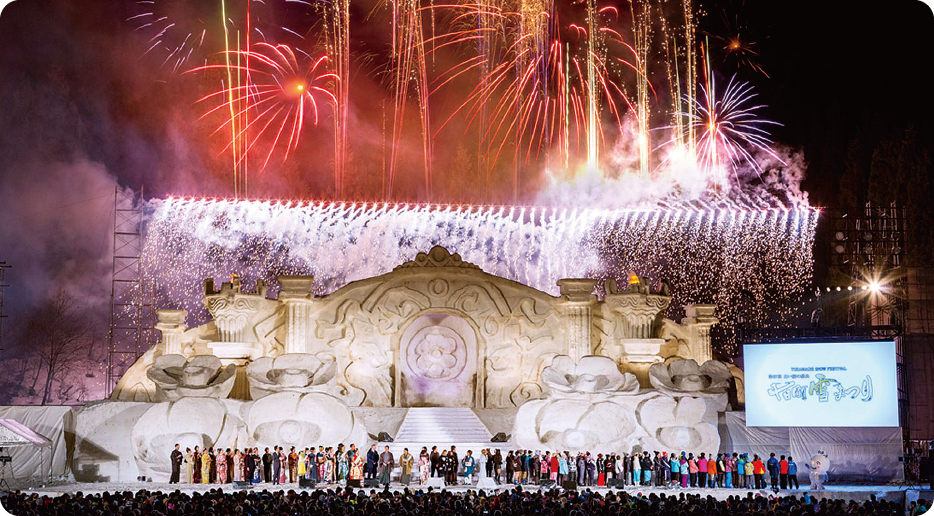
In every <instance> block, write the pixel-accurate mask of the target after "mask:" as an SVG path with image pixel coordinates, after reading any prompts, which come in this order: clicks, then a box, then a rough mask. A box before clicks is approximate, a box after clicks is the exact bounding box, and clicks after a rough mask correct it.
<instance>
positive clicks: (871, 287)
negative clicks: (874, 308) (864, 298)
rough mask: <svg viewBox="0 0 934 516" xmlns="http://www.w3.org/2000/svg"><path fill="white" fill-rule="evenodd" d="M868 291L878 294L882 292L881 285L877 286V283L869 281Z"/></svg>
mask: <svg viewBox="0 0 934 516" xmlns="http://www.w3.org/2000/svg"><path fill="white" fill-rule="evenodd" d="M869 290H870V291H871V292H874V293H878V292H879V291H881V290H882V285H879V283H878V282H877V281H870V282H869Z"/></svg>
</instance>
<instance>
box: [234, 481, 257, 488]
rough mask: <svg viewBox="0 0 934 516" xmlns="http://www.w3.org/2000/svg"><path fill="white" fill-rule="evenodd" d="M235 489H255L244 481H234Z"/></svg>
mask: <svg viewBox="0 0 934 516" xmlns="http://www.w3.org/2000/svg"><path fill="white" fill-rule="evenodd" d="M233 488H234V489H253V484H251V483H249V482H247V481H244V480H234V481H233Z"/></svg>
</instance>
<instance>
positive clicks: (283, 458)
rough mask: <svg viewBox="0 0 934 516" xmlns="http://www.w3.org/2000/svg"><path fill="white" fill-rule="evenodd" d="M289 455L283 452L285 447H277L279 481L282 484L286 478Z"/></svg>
mask: <svg viewBox="0 0 934 516" xmlns="http://www.w3.org/2000/svg"><path fill="white" fill-rule="evenodd" d="M288 464H289V457H288V456H287V455H286V454H285V447H284V446H280V447H279V483H280V484H284V483H285V479H286V478H288V469H287V468H288Z"/></svg>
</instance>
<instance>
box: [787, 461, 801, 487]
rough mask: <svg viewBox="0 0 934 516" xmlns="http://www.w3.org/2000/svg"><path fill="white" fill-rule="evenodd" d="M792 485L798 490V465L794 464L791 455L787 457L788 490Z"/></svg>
mask: <svg viewBox="0 0 934 516" xmlns="http://www.w3.org/2000/svg"><path fill="white" fill-rule="evenodd" d="M792 484H794V486H795V487H794V488H795V489H800V487H801V486H799V485H798V465H797V464H795V461H794V460H793V459H792V458H791V455H789V456H788V489H791V485H792Z"/></svg>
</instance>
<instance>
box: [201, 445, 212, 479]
mask: <svg viewBox="0 0 934 516" xmlns="http://www.w3.org/2000/svg"><path fill="white" fill-rule="evenodd" d="M212 462H213V461H212V460H211V452H210V450H204V453H202V454H201V483H202V484H208V483H210V482H211V463H212Z"/></svg>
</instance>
